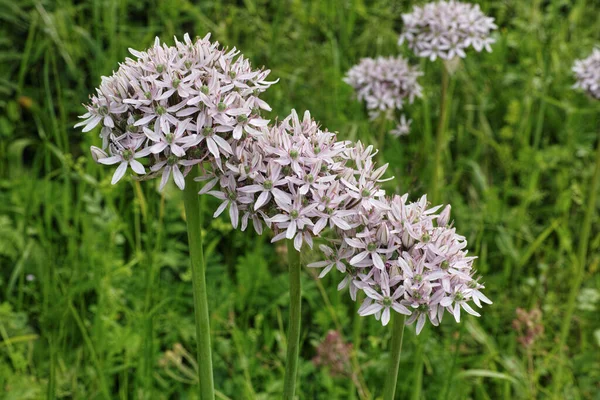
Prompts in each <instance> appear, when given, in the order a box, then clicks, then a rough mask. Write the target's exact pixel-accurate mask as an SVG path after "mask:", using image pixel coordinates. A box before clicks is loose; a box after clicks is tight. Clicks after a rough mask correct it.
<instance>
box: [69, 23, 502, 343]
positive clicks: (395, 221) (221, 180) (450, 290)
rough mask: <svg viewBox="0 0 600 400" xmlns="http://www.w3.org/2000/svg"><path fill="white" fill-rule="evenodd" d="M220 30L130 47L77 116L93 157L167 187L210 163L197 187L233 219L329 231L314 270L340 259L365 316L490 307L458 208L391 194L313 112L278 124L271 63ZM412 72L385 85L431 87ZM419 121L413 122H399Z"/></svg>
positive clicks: (297, 234)
mask: <svg viewBox="0 0 600 400" xmlns="http://www.w3.org/2000/svg"><path fill="white" fill-rule="evenodd" d="M208 39H209V36H206V37H205V38H203V39H198V40H197V41H196V42H192V41H191V40H190V38H189V36H187V35H186V36H185V37H184V42H183V43H180V42H178V41H177V40H176V46H175V47H168V46H166V45H162V46H161V44H160V42H159V41H158V40H157V41H156V43H155V45H154V47H152V48H151V49H149V50H148V51H147V52H138V51H135V50H131V52H132V53H133V54H134V55H135V56H136V57H137V58H138V60H137V61H134V60H131V59H127V60H126V62H125V63H124V64H122V65H121V66H120V68H119V70H118V71H117V72H116V73H115V74H114V75H113V76H111V77H109V78H103V80H102V84H101V86H100V88H99V89H98V90H97V96H94V97H92V99H91V104H90V105H87V106H86V107H87V110H88V112H87V113H86V114H85V115H83V116H82V118H84V121H83V122H81V123H80V124H78V126H84V128H83V131H85V132H87V131H89V130H91V129H93V128H94V127H96V126H97V125H98V124H102V129H101V133H100V136H101V138H102V141H103V148H102V149H100V148H97V147H92V156H93V157H94V159H95V160H96V161H97V162H99V163H102V164H109V165H110V164H119V166H118V168H117V170H116V172H115V173H114V176H113V179H112V182H113V184H114V183H116V182H117V181H119V180H120V179H121V178H122V177H123V175H124V174H125V172H126V170H127V167H130V168H131V169H132V170H133V171H134V172H135V173H136V174H138V175H142V177H141V179H147V178H149V177H152V176H156V175H159V174H161V175H162V181H161V188H162V187H163V186H164V185H165V184H166V182H167V181H168V179H169V177H170V176H172V177H173V180H174V181H175V183H176V184H177V186H179V187H180V188H181V189H183V188H184V185H185V181H184V176H185V175H186V174H187V173H189V172H190V170H191V167H192V166H193V165H195V164H199V165H200V167H201V171H202V173H201V175H200V176H198V177H196V178H195V179H196V180H198V181H201V182H203V187H202V189H201V190H200V192H199V194H204V193H208V194H210V195H212V196H214V197H216V198H218V199H220V200H221V204H220V206H219V207H218V208H217V210H216V212H215V213H214V217H217V216H219V215H220V214H221V213H223V212H224V211H225V210H228V213H229V217H230V219H231V223H232V225H233V227H234V228H239V229H241V230H245V229H246V228H247V227H248V225H249V224H250V223H251V224H252V226H253V228H254V230H255V231H256V232H257V233H259V234H262V233H263V231H264V228H265V227H268V228H270V229H271V230H272V231H273V233H274V235H273V239H272V241H273V242H275V241H278V240H283V239H288V240H292V241H293V243H294V247H295V248H296V250H298V251H300V250H301V248H302V247H303V245H305V244H306V245H307V246H309V247H311V248H312V247H313V245H314V244H313V239H314V238H315V237H321V240H323V241H324V243H326V244H321V245H319V249H320V250H321V252H322V255H323V258H325V260H324V261H318V262H315V263H312V264H310V265H309V267H315V268H322V271H321V274H320V277H323V276H324V275H326V274H327V273H328V272H329V271H331V270H332V269H333V268H334V267H335V269H337V270H338V271H339V272H341V273H343V274H344V278H343V279H342V281H341V282H340V284H339V285H338V289H339V290H343V289H345V288H349V293H350V296H351V297H352V299H353V300H356V298H357V293H358V291H359V290H362V291H363V292H364V293H365V295H366V299H365V301H364V302H363V304H362V305H361V307H360V310H359V313H360V315H375V317H376V318H378V319H380V320H381V321H382V323H383V325H386V324H387V323H388V322H389V320H390V313H391V310H394V311H396V312H398V313H401V314H405V315H410V318H409V319H408V321H407V322H408V323H413V322H416V323H417V332H420V331H421V329H422V328H423V325H424V323H425V321H426V319H429V320H430V321H431V323H432V324H434V325H437V324H439V322H440V321H441V319H442V316H443V314H444V311H446V310H447V311H449V312H450V313H451V314H452V315H453V316H454V317H455V318H456V320H457V321H459V319H460V312H461V311H460V310H461V308H462V309H464V310H465V311H466V312H468V313H470V314H473V315H479V314H477V312H476V311H475V310H473V308H471V307H470V305H469V304H468V302H470V301H473V303H475V304H476V305H477V306H478V307H481V303H482V302H484V303H491V301H490V300H489V299H488V298H487V297H485V295H483V294H482V293H481V291H480V290H481V289H483V288H484V286H483V285H482V284H481V283H479V281H478V279H476V278H474V274H475V272H474V270H473V269H472V263H473V259H474V257H469V256H467V251H466V250H465V247H466V244H467V243H466V241H465V238H464V237H462V236H460V235H458V234H457V233H456V231H455V229H454V228H453V227H452V226H451V225H449V224H448V223H449V218H450V216H449V213H450V208H449V206H448V207H446V208H445V209H444V210H443V211H442V212H441V213H440V214H439V215H438V214H436V212H437V210H438V209H440V207H434V208H430V209H428V208H427V207H428V203H427V199H426V197H423V198H421V199H420V200H419V201H418V202H417V203H407V197H408V196H407V195H404V196H402V197H400V196H394V197H392V198H389V197H386V194H385V191H384V190H383V189H382V188H381V186H380V184H381V182H383V181H384V179H383V175H384V173H385V171H386V169H387V164H386V165H383V166H381V167H377V166H376V165H375V163H374V161H373V159H374V157H375V155H376V154H377V151H376V150H375V149H374V148H373V146H364V145H363V144H362V143H361V142H358V143H352V142H349V141H338V140H337V138H336V134H335V133H332V132H329V131H327V130H323V129H321V128H320V127H319V125H318V124H317V123H316V122H315V121H314V120H313V119H312V118H311V117H310V114H309V113H308V112H306V113H305V114H304V117H303V118H302V119H300V118H299V117H298V115H297V113H296V112H295V111H292V113H291V114H290V115H289V116H288V117H286V118H285V119H284V120H283V121H281V122H279V123H277V124H274V125H269V121H268V120H265V119H263V118H261V116H260V110H261V109H262V110H270V107H269V106H268V105H267V104H266V103H265V102H264V101H262V100H260V99H259V98H258V97H257V96H258V95H259V94H260V93H261V92H263V91H264V90H266V89H267V88H268V87H269V86H270V85H271V84H272V82H267V81H265V78H266V76H267V75H268V73H269V71H268V70H252V69H251V67H250V64H249V62H248V61H247V60H246V59H244V58H243V57H242V56H239V53H238V52H237V51H236V50H235V49H234V50H231V51H226V50H219V48H218V44H217V43H210V42H209V41H208ZM404 69H405V70H406V71H409V72H410V73H411V74H413V75H412V78H411V79H413V80H412V83H410V79H405V78H400V77H396V78H392V77H390V76H387V75H386V74H384V75H385V79H383V80H380V81H379V83H377V84H376V85H375V86H377V87H378V88H379V89H377V90H379V91H380V92H381V91H384V90H389V88H388V86H387V85H390V86H393V85H396V86H395V87H396V89H395V90H396V95H398V93H401V94H402V95H403V96H404V97H409V99H410V100H411V101H412V97H414V96H415V95H418V94H420V87H419V86H418V85H417V84H416V76H418V73H416V71H414V70H411V69H410V68H409V67H408V64H406V63H405V68H404ZM359 75H360V74H359ZM363 89H365V88H363ZM366 90H367V91H369V90H370V89H366ZM411 93H412V94H411ZM359 95H360V94H359ZM371 96H372V95H371ZM384 97H385V96H384ZM379 101H383V102H384V103H385V102H386V101H387V100H379ZM395 101H396V100H394V101H392V103H390V104H394V107H396V106H397V105H398V104H401V103H397V102H395ZM377 104H379V103H377ZM409 124H410V122H408V123H407V122H406V120H405V119H403V120H402V121H401V125H405V126H401V127H399V128H398V130H399V132H403V131H404V130H406V129H407V128H406V125H409ZM106 151H108V153H107V152H106ZM139 159H145V165H144V164H142V163H141V162H140V161H138V160H139ZM146 167H149V168H150V173H149V174H147V175H146ZM325 231H327V235H322V233H323V232H325Z"/></svg>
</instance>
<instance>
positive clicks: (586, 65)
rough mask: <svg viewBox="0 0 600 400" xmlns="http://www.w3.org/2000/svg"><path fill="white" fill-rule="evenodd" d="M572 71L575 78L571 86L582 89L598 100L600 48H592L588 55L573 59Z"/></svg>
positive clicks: (599, 91) (599, 93)
mask: <svg viewBox="0 0 600 400" xmlns="http://www.w3.org/2000/svg"><path fill="white" fill-rule="evenodd" d="M573 72H574V73H575V78H576V79H577V82H576V83H575V85H573V87H574V88H577V89H583V90H585V91H586V92H587V93H588V94H589V95H590V96H592V97H593V98H595V99H597V100H600V48H596V49H594V51H593V52H592V54H590V56H589V57H587V58H584V59H583V60H577V61H575V64H574V65H573Z"/></svg>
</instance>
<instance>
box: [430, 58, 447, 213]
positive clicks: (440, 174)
mask: <svg viewBox="0 0 600 400" xmlns="http://www.w3.org/2000/svg"><path fill="white" fill-rule="evenodd" d="M449 81H450V76H449V74H448V70H447V69H446V65H442V98H441V105H440V118H439V121H438V126H437V134H436V139H435V159H434V164H433V175H432V178H431V200H432V201H433V204H438V203H439V201H440V198H439V197H440V195H439V188H440V186H441V185H443V181H444V170H443V168H442V152H443V151H444V150H445V143H446V135H445V132H446V116H447V114H448V107H449V104H448V103H449V100H450V99H449V96H448V83H449Z"/></svg>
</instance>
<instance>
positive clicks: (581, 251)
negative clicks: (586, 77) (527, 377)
mask: <svg viewBox="0 0 600 400" xmlns="http://www.w3.org/2000/svg"><path fill="white" fill-rule="evenodd" d="M597 140H598V144H597V148H596V167H595V169H594V175H593V176H592V182H591V185H590V192H589V194H588V199H587V200H588V202H587V204H586V209H585V215H584V217H583V225H582V226H581V235H580V236H579V247H578V249H577V271H575V280H574V282H573V284H572V285H571V291H570V293H569V299H568V302H567V313H566V316H565V319H564V320H563V323H562V327H561V331H560V341H559V347H558V349H559V352H560V353H561V355H562V353H563V351H564V347H565V344H566V342H567V337H568V336H569V329H570V327H571V320H572V319H573V312H574V311H575V303H576V300H577V295H578V294H579V288H580V286H581V283H582V281H583V277H584V275H585V267H586V263H587V250H588V244H589V238H590V231H591V228H592V216H593V215H594V210H595V208H596V199H597V195H598V181H599V180H600V137H599V138H598V139H597ZM562 371H563V363H562V361H561V362H559V363H558V367H557V372H556V377H555V380H554V394H555V396H556V395H557V394H558V390H559V389H560V384H561V383H562Z"/></svg>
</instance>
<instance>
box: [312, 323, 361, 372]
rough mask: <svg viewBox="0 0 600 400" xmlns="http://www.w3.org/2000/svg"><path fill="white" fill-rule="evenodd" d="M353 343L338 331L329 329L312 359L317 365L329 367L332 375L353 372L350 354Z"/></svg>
mask: <svg viewBox="0 0 600 400" xmlns="http://www.w3.org/2000/svg"><path fill="white" fill-rule="evenodd" d="M351 353H352V344H351V343H346V342H345V341H344V338H343V337H342V335H341V334H340V333H339V332H338V331H333V330H332V331H329V332H327V336H326V337H325V339H324V340H323V341H322V342H321V343H319V345H318V346H317V355H316V356H315V357H314V358H313V359H312V362H313V364H314V365H315V366H316V367H327V368H329V373H330V374H331V376H334V377H335V376H348V375H350V374H351V365H350V355H351Z"/></svg>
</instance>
